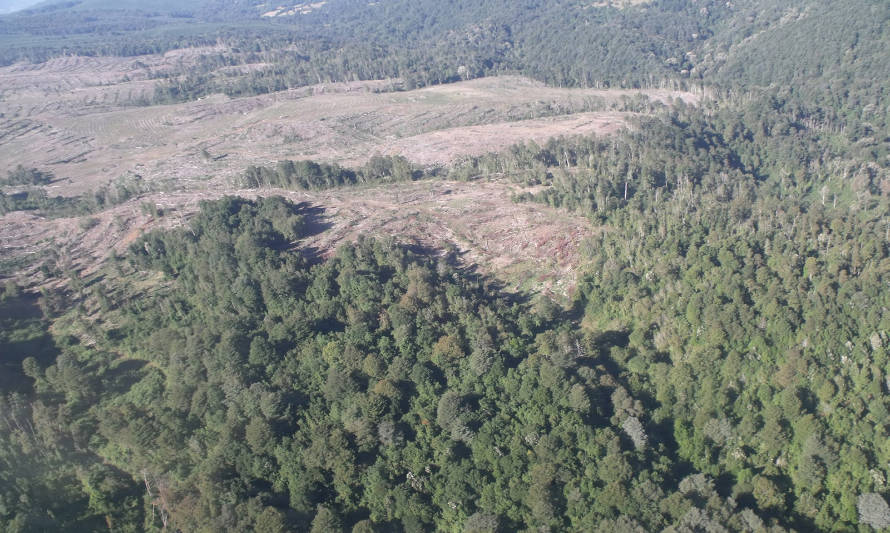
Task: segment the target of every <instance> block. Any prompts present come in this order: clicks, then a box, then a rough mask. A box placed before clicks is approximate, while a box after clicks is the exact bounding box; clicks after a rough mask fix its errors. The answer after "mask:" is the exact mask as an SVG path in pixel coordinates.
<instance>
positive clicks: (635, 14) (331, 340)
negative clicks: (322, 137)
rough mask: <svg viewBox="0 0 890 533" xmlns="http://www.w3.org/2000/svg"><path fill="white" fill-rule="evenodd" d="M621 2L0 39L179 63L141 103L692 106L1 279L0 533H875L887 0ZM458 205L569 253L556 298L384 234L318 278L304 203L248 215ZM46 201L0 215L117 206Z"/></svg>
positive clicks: (183, 10) (141, 238)
mask: <svg viewBox="0 0 890 533" xmlns="http://www.w3.org/2000/svg"><path fill="white" fill-rule="evenodd" d="M633 4H634V5H628V6H622V7H620V8H619V7H613V6H610V5H599V4H592V3H590V2H578V1H573V0H554V1H539V0H526V1H522V2H504V1H497V0H492V1H470V0H456V1H453V2H441V1H433V0H413V1H407V0H381V1H380V2H370V3H369V2H366V1H353V0H330V1H329V2H327V3H320V4H319V5H314V4H313V5H312V6H310V8H305V9H303V8H301V10H298V11H297V12H296V13H294V14H289V13H290V12H289V11H288V10H287V9H282V8H287V7H288V6H281V5H272V4H268V5H259V4H254V3H249V2H238V1H231V2H228V1H227V2H222V1H216V0H213V1H210V0H208V1H207V2H201V3H197V2H196V3H194V4H185V5H183V4H182V3H174V2H157V3H156V4H154V3H144V2H123V3H122V2H105V1H99V0H84V1H83V2H77V1H74V2H64V3H44V4H41V5H40V6H37V7H36V8H34V9H31V10H27V11H25V12H22V13H17V14H13V15H9V16H4V17H0V39H2V41H0V42H2V48H0V56H2V59H3V61H4V62H6V63H11V62H14V61H19V60H32V61H39V60H43V59H46V58H49V57H53V56H56V55H59V54H68V53H72V52H77V53H83V54H92V55H103V54H106V55H115V54H120V55H133V54H141V53H145V52H148V51H164V50H169V49H174V48H177V47H180V46H185V45H213V46H214V47H215V48H214V49H213V50H212V51H210V52H207V53H205V54H203V55H201V56H200V58H199V59H197V60H196V61H195V62H194V63H191V64H183V65H182V67H181V70H180V71H176V72H172V73H168V74H166V75H165V77H164V78H163V79H159V80H158V81H157V83H158V85H157V88H156V90H155V93H154V97H153V101H146V102H143V103H144V104H145V105H146V106H147V105H150V104H152V103H167V102H173V101H184V100H192V99H196V98H199V97H202V96H206V95H208V94H213V93H219V92H223V93H226V94H228V95H229V96H233V97H234V96H239V95H252V94H262V93H269V92H275V91H280V90H284V89H288V88H294V87H299V86H304V85H310V84H314V83H319V82H327V81H350V80H359V79H374V78H386V77H391V78H400V79H401V81H402V85H400V86H398V87H400V88H406V89H407V88H412V87H415V86H421V85H430V84H437V83H447V82H453V81H457V80H460V79H466V78H474V77H481V76H486V75H491V74H501V73H522V74H526V75H529V76H532V77H534V78H536V79H538V80H541V81H544V82H547V83H549V84H552V85H557V86H593V87H641V86H642V87H661V86H667V87H695V88H697V89H698V90H699V91H700V92H701V93H702V94H704V95H705V97H704V98H703V99H702V100H701V101H700V102H698V104H697V105H687V104H685V103H684V102H683V101H682V100H676V101H671V102H670V105H656V104H654V103H651V102H649V103H647V105H650V106H651V107H652V109H656V108H657V109H659V110H658V111H657V112H655V113H653V114H651V115H648V116H642V115H639V116H635V117H633V118H629V119H628V120H629V121H630V124H629V126H628V127H627V128H625V129H623V130H621V131H619V132H618V133H616V134H614V135H610V136H604V137H596V136H571V137H559V138H556V139H552V140H550V141H549V142H546V143H540V144H536V143H533V142H528V143H521V144H517V145H515V146H513V147H512V148H510V149H507V150H504V151H502V152H499V153H492V154H488V155H483V156H477V157H467V158H465V159H464V160H462V161H461V162H459V163H456V164H453V165H450V166H447V167H436V168H426V169H424V168H419V167H417V166H415V165H413V164H412V163H411V162H410V161H408V160H407V159H406V158H404V157H400V156H387V157H383V156H378V157H374V158H372V159H371V160H370V161H369V162H368V163H367V164H365V165H364V166H360V167H356V168H347V167H346V166H340V165H338V164H329V163H320V162H313V161H308V160H300V161H280V162H278V163H276V164H273V165H270V166H251V167H250V168H247V169H245V170H244V171H243V172H240V174H241V177H240V180H239V182H238V183H237V184H238V185H239V186H241V187H245V188H247V189H250V190H252V191H253V192H257V191H258V192H259V194H260V196H259V197H256V198H252V199H245V198H238V197H231V196H227V197H225V198H222V199H220V200H214V201H203V202H201V204H200V210H199V212H198V213H197V214H196V215H195V216H194V217H192V218H191V219H190V220H188V221H183V222H182V223H172V222H170V223H166V224H164V225H165V226H166V227H167V229H155V230H152V231H149V232H147V233H145V234H142V235H138V232H136V233H135V234H134V235H133V236H132V242H131V243H130V245H129V246H128V249H127V251H126V253H124V254H115V255H113V256H112V257H111V258H109V259H108V261H107V263H106V264H104V265H103V267H102V268H101V269H99V270H97V271H89V272H87V271H85V270H84V271H79V270H78V269H77V267H76V265H73V264H72V263H71V262H70V261H65V258H63V257H59V258H58V259H57V260H56V261H54V262H53V261H50V262H47V263H44V264H42V265H40V266H34V267H33V268H32V269H31V272H32V273H33V276H32V277H30V278H29V277H27V276H23V275H20V274H19V273H17V272H12V271H11V269H10V271H9V272H2V273H0V274H2V275H3V276H4V283H5V285H4V286H3V289H2V291H0V324H2V326H0V354H2V360H0V365H2V366H0V529H3V530H4V531H103V530H111V531H167V530H169V531H222V530H232V531H263V532H283V531H312V532H327V531H353V532H373V531H378V532H384V531H393V532H413V531H465V532H470V531H474V532H475V531H479V532H482V531H486V532H498V531H500V532H506V531H621V532H624V531H629V532H638V531H671V532H693V531H708V532H722V531H751V532H759V531H776V532H778V531H792V530H794V531H862V532H865V531H874V530H876V531H881V530H887V528H890V505H888V501H887V498H888V497H890V487H888V477H890V447H888V445H887V443H888V442H890V440H888V437H890V400H888V398H890V396H888V395H890V360H888V357H887V354H888V346H890V312H888V308H890V217H888V213H890V99H888V94H887V90H888V80H890V35H888V31H890V4H888V3H887V2H885V1H882V0H837V1H830V2H829V1H827V0H792V1H779V0H737V1H733V2H725V1H711V0H699V1H682V0H655V1H653V2H648V3H640V4H636V3H633ZM301 5H302V4H301ZM291 7H292V6H291ZM270 11H274V12H275V13H274V14H275V15H276V16H266V17H264V16H263V15H264V14H269V13H270ZM281 13H284V14H281ZM279 15H280V16H279ZM258 64H260V65H261V67H258V68H256V69H253V70H249V71H247V72H246V73H239V74H238V75H231V74H230V73H227V71H223V70H221V67H223V66H235V65H258ZM394 87H395V85H394ZM0 142H2V140H0ZM239 171H240V169H239ZM493 175H496V176H500V177H502V178H503V179H505V180H509V181H511V182H513V183H515V184H517V185H523V186H532V187H533V189H531V191H532V192H524V193H517V194H516V196H515V198H514V199H515V201H516V202H527V203H529V204H532V205H538V204H544V205H547V206H550V207H553V208H558V209H562V210H566V211H572V212H573V213H575V214H579V215H582V216H583V217H585V218H586V220H587V221H589V224H590V225H591V226H592V227H596V228H599V231H598V232H596V234H595V236H594V237H593V238H591V239H590V240H588V241H586V242H585V243H584V244H583V246H582V250H581V253H582V254H583V255H584V262H583V264H582V267H581V271H579V272H578V278H579V280H580V282H579V284H578V287H577V290H576V291H575V293H574V294H573V295H572V297H571V298H570V299H569V300H568V301H565V302H560V301H554V300H552V299H550V298H549V297H548V296H546V295H533V294H526V293H523V292H518V293H507V292H506V291H504V290H503V287H502V286H501V284H500V283H498V281H497V280H496V279H495V278H493V277H490V276H488V275H486V274H480V273H478V272H475V271H474V270H473V269H472V268H468V266H467V265H466V264H463V263H462V262H461V261H462V259H461V257H460V256H459V254H458V253H457V252H456V250H454V249H451V248H446V249H443V250H433V251H430V250H424V249H418V248H417V247H414V248H411V247H408V246H405V245H403V244H400V243H399V241H398V239H397V238H394V239H371V238H364V237H363V238H360V239H359V240H358V242H356V243H354V244H351V245H346V246H343V247H342V248H340V249H339V250H338V251H336V253H333V254H332V255H331V256H330V257H325V256H323V255H321V254H319V253H318V251H317V250H313V249H311V248H310V247H308V246H306V245H305V244H304V243H305V239H306V238H307V237H309V236H311V235H313V234H314V233H317V232H320V231H324V224H323V222H322V221H321V220H319V215H318V213H317V212H316V209H314V208H313V207H312V206H311V205H307V204H297V203H292V202H290V201H288V200H285V199H284V198H282V197H280V196H276V195H275V193H270V192H268V191H267V189H269V188H271V187H275V188H279V189H299V190H307V189H309V190H317V189H334V188H341V187H343V188H345V187H356V186H363V185H367V184H369V183H378V184H380V183H383V184H387V186H389V187H393V188H394V189H397V188H398V187H400V186H401V185H402V184H403V183H404V182H407V181H410V180H418V179H430V180H432V179H443V178H445V179H450V180H465V181H469V182H471V183H475V182H476V180H479V179H480V176H493ZM55 180H56V178H55V176H54V175H52V173H49V172H44V171H41V170H38V169H28V168H24V167H20V168H18V169H16V170H15V171H13V172H11V173H10V174H9V176H8V178H7V179H6V180H4V182H3V183H2V186H3V187H13V186H15V187H19V189H15V190H14V191H13V192H9V194H7V192H3V193H2V195H0V201H2V204H0V208H2V212H3V213H4V214H5V213H7V212H20V211H23V210H28V211H31V212H36V213H38V214H40V215H41V216H46V217H54V216H55V217H69V216H73V215H77V214H82V213H88V214H96V213H100V212H102V211H103V210H105V209H107V208H108V207H109V206H111V205H114V204H117V203H122V202H125V201H127V200H130V199H132V198H134V197H138V196H139V195H141V194H144V193H146V192H147V191H149V187H148V185H145V184H144V183H142V182H141V181H132V182H124V181H119V182H116V183H115V184H113V185H109V186H107V187H105V188H104V189H101V190H98V191H96V192H95V193H94V194H91V195H83V196H80V197H50V196H48V194H47V191H46V190H45V189H42V188H38V187H42V186H46V185H48V184H50V183H54V182H55ZM343 190H344V191H347V192H348V191H349V190H350V189H343ZM355 191H356V192H355V194H361V189H355ZM278 193H279V194H280V193H281V191H278ZM344 194H345V192H344ZM523 205H526V204H523ZM144 208H145V209H147V210H149V211H151V215H152V217H153V218H155V219H163V212H162V211H163V210H162V209H161V208H159V207H158V206H156V205H154V204H151V205H148V207H144ZM85 220H86V222H85V223H87V224H89V223H91V222H90V220H91V219H85ZM81 223H84V222H81ZM3 264H4V265H5V264H6V263H3ZM35 279H36V280H39V282H38V281H35Z"/></svg>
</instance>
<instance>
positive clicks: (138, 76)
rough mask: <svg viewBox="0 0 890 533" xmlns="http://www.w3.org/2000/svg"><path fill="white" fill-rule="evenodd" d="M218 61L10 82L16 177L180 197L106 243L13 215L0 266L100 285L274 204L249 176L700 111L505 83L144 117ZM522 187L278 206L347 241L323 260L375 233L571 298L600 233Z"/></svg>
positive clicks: (191, 56) (302, 196)
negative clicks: (182, 74) (230, 201)
mask: <svg viewBox="0 0 890 533" xmlns="http://www.w3.org/2000/svg"><path fill="white" fill-rule="evenodd" d="M217 51H218V50H217V49H214V48H205V49H191V50H179V51H175V52H170V53H167V54H164V55H155V56H142V57H138V58H82V57H67V58H60V59H55V60H52V61H49V62H47V63H43V64H40V65H25V64H18V65H12V66H8V67H4V68H0V176H3V175H5V174H6V172H7V171H8V170H11V169H12V168H14V167H15V166H16V165H19V164H21V165H24V166H26V167H36V168H39V169H41V170H51V171H52V172H54V173H55V175H56V176H57V177H58V178H59V179H58V180H57V181H56V182H55V183H53V184H51V185H49V186H48V187H47V190H48V193H49V194H50V195H73V194H80V193H84V192H89V191H92V190H95V189H96V188H97V187H99V186H100V185H103V184H105V183H108V182H109V181H111V180H112V179H115V178H118V177H120V176H123V175H131V174H138V175H140V176H142V177H143V178H144V179H145V180H147V181H154V180H159V181H163V183H164V184H165V188H164V190H166V191H167V192H166V193H153V194H152V195H150V196H144V197H141V198H138V199H135V200H132V201H130V202H128V203H127V204H124V205H121V206H117V207H115V208H112V209H110V210H108V211H106V212H104V213H100V214H97V215H95V216H94V218H95V219H96V221H97V224H96V225H95V226H94V227H92V228H89V229H84V228H85V227H87V225H86V224H85V223H84V220H83V218H80V219H77V218H71V219H56V220H49V219H43V218H41V217H37V216H34V215H32V214H27V213H11V214H9V215H6V216H4V217H2V218H0V267H2V268H4V269H6V270H9V269H15V270H17V269H19V268H24V270H25V271H27V274H26V276H25V277H27V278H29V279H31V280H32V281H36V280H39V279H41V275H40V274H39V273H38V271H37V265H39V264H40V262H42V260H43V259H45V258H46V257H48V256H50V255H53V254H55V255H58V257H59V264H60V265H61V266H62V267H63V268H65V269H71V270H74V271H80V272H82V273H83V274H86V273H90V272H94V271H96V269H97V268H98V267H99V265H100V264H101V262H102V261H103V260H104V258H105V257H106V256H107V255H108V253H109V252H110V251H111V250H117V251H123V249H124V248H126V245H127V244H128V243H129V242H131V241H132V240H133V239H135V238H136V237H137V236H138V235H139V234H141V233H142V232H143V231H146V230H148V229H151V228H154V227H163V226H175V225H179V224H182V223H183V222H184V221H185V220H186V218H187V217H188V216H189V215H190V214H192V213H194V212H195V211H196V210H197V202H198V200H200V199H209V198H218V197H220V196H221V195H223V194H242V195H245V196H251V195H253V194H256V192H255V191H237V190H235V189H233V184H234V183H236V182H237V180H236V179H235V178H237V177H238V176H240V175H241V173H242V172H243V171H244V169H245V168H246V167H247V166H248V165H265V164H272V163H274V162H276V161H278V160H281V159H313V160H316V161H325V162H336V163H339V164H341V165H344V166H355V165H361V164H364V163H365V162H366V161H367V160H368V159H369V158H370V157H371V156H373V155H375V154H393V155H396V154H398V155H403V156H405V157H407V158H408V159H409V160H412V161H414V162H416V163H418V164H421V165H428V166H431V165H438V164H448V163H451V162H453V161H455V160H458V159H460V158H462V157H465V156H467V155H478V154H482V153H486V152H490V151H496V150H500V149H503V148H506V147H508V146H510V145H512V144H515V143H517V142H522V141H526V140H534V141H536V142H539V143H543V142H545V141H546V140H547V139H548V138H551V137H555V136H559V135H571V134H589V133H597V134H609V133H612V132H614V131H616V130H618V129H620V128H621V127H623V126H624V125H625V124H626V121H627V118H628V117H629V115H630V113H626V112H620V111H618V109H622V108H624V107H623V106H624V103H625V102H626V99H628V98H634V97H638V95H640V94H643V95H645V96H646V97H648V98H649V99H650V100H652V101H659V102H662V103H666V104H670V102H672V101H673V100H674V99H678V98H679V99H683V100H684V101H686V102H687V103H696V102H697V101H698V96H697V95H695V94H691V93H679V92H672V91H668V90H648V91H621V90H595V89H559V88H552V87H547V86H545V85H543V84H541V83H538V82H536V81H533V80H530V79H527V78H521V77H515V76H504V77H495V78H485V79H478V80H472V81H467V82H462V83H455V84H451V85H443V86H436V87H429V88H425V89H420V90H415V91H393V90H392V89H393V88H394V87H395V86H396V84H397V81H393V80H381V81H370V82H355V83H341V84H326V85H317V86H312V87H305V88H301V89H297V90H291V91H284V92H280V93H274V94H269V95H263V96H256V97H245V98H236V99H232V98H228V97H225V96H223V95H215V96H211V97H208V98H204V99H201V100H199V101H194V102H188V103H182V104H176V105H156V106H141V105H136V102H138V101H139V100H140V99H143V98H144V97H146V96H150V95H151V94H152V92H153V90H154V86H155V83H156V82H155V81H153V80H152V79H151V77H152V76H153V75H154V74H156V73H162V72H169V73H175V72H179V71H181V70H182V67H183V66H184V65H187V64H189V62H190V61H194V60H195V57H197V56H199V55H201V54H206V53H215V52H217ZM259 66H261V65H252V66H247V67H244V68H247V69H250V68H254V67H257V68H258V67H259ZM170 184H172V186H171V185H170ZM515 190H516V189H515V186H514V185H511V184H509V181H508V180H505V179H500V180H495V181H483V180H481V179H480V180H476V181H474V182H470V183H452V182H444V181H440V182H418V183H411V184H395V185H380V186H376V187H362V188H344V189H338V190H333V191H327V192H321V193H310V192H299V193H297V192H285V191H278V192H280V193H282V194H284V195H285V196H287V197H289V198H292V199H294V200H298V201H305V202H309V203H311V204H312V205H314V206H318V207H320V208H322V209H323V210H324V211H323V216H322V217H323V219H324V223H325V224H326V225H329V226H330V228H329V229H327V230H326V231H324V232H322V233H319V234H317V235H315V236H313V237H311V238H310V239H309V240H308V241H307V242H306V243H304V244H305V245H306V246H308V247H312V248H316V249H318V252H319V254H320V255H322V256H324V255H325V254H328V253H331V251H332V250H333V249H334V248H335V247H336V246H337V245H339V244H340V243H342V242H346V241H350V240H354V239H355V238H356V237H357V236H358V234H359V233H366V234H371V235H393V236H395V237H396V238H397V239H399V240H400V241H402V242H406V243H414V244H419V245H423V246H426V247H428V248H431V249H442V248H443V247H444V246H445V245H447V244H451V245H453V246H454V247H456V249H457V250H459V251H460V254H459V255H460V260H461V262H462V263H463V264H464V265H466V266H471V265H475V266H478V267H480V268H481V269H482V270H483V271H484V272H486V273H491V274H495V275H497V276H498V277H500V278H501V279H502V280H505V281H506V282H507V283H508V285H509V287H510V288H513V289H517V288H526V289H533V290H545V291H550V292H553V293H554V294H563V295H564V294H567V293H568V292H570V291H571V288H572V287H573V286H574V276H575V272H577V268H576V267H577V266H578V262H579V260H580V258H579V255H578V245H579V243H580V242H581V240H582V239H584V238H586V237H588V236H590V235H592V234H594V233H595V232H596V230H594V229H593V228H591V227H590V226H589V224H588V223H587V222H586V221H585V220H584V219H582V218H579V217H576V216H573V215H570V214H567V213H565V212H563V211H560V210H555V209H549V208H546V207H543V206H540V205H536V204H515V203H513V202H512V201H511V200H510V195H511V194H512V193H513V192H515ZM267 192H269V193H271V191H267ZM267 192H263V193H262V194H266V193H267ZM146 201H147V202H151V203H156V204H158V205H161V206H163V207H165V208H166V212H167V213H168V214H167V215H166V216H164V217H161V218H159V219H157V220H155V219H152V218H151V217H149V216H148V215H146V214H143V213H142V212H141V210H140V204H141V203H143V202H146ZM10 273H11V272H4V274H5V275H9V274H10ZM20 274H23V272H20Z"/></svg>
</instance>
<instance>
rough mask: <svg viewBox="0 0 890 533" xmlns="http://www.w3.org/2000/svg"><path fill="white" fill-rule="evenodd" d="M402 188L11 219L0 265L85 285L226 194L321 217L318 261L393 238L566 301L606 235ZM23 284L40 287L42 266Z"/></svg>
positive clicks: (443, 192)
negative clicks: (294, 206) (287, 203)
mask: <svg viewBox="0 0 890 533" xmlns="http://www.w3.org/2000/svg"><path fill="white" fill-rule="evenodd" d="M396 185H397V186H393V185H375V186H363V187H348V188H341V189H334V190H328V191H321V192H308V191H307V192H293V191H283V190H278V189H269V190H261V191H252V190H251V191H244V190H241V191H239V190H217V191H202V192H196V193H184V192H183V193H173V194H163V193H158V194H154V195H151V196H148V197H143V198H141V199H139V200H134V201H131V202H128V203H127V204H124V205H121V206H117V207H115V208H112V209H110V210H108V211H106V212H104V213H101V214H98V215H95V216H94V217H92V218H95V219H96V220H95V226H93V227H91V228H89V229H84V225H82V224H81V219H80V218H64V219H56V220H50V219H44V218H42V217H36V216H33V215H30V214H26V213H21V212H18V213H10V214H8V215H6V216H4V217H2V218H0V256H3V257H6V258H7V259H11V258H13V257H23V258H24V257H33V258H46V257H48V256H52V255H56V256H57V258H58V259H57V260H58V263H59V265H60V267H61V268H62V269H63V270H66V271H75V272H79V275H80V276H82V277H86V276H89V275H91V274H94V273H96V272H98V271H99V269H100V268H101V267H102V265H103V264H104V263H105V261H106V260H107V259H108V257H109V255H110V254H111V253H112V251H114V252H117V253H124V252H125V251H126V249H127V246H129V244H130V243H132V242H133V241H135V240H136V239H137V238H138V237H139V236H140V235H141V234H143V233H144V232H146V231H149V230H151V229H154V228H163V227H166V228H170V227H177V226H181V225H182V224H184V223H186V222H187V220H188V218H189V217H190V216H191V215H193V214H194V213H195V212H196V211H197V210H198V204H199V201H200V200H204V199H208V200H209V199H215V198H219V197H221V196H223V195H225V194H235V195H240V196H245V197H253V196H256V195H263V196H266V195H272V194H280V195H282V196H285V197H286V198H288V199H290V200H292V201H294V202H306V203H307V204H308V205H311V206H312V207H314V208H320V211H319V215H317V216H314V217H313V218H312V219H311V220H310V222H311V223H312V225H313V226H314V227H315V228H316V230H314V231H312V232H311V233H312V234H311V235H310V236H309V237H307V238H305V239H304V240H303V241H302V242H300V243H299V246H300V248H302V249H304V250H305V251H306V252H307V253H311V254H312V255H313V256H314V257H318V258H325V257H329V256H330V255H331V254H332V253H333V252H334V251H335V250H336V249H337V247H338V246H339V245H341V244H343V243H345V242H354V241H355V240H356V239H358V237H359V235H365V236H371V237H394V238H395V239H396V241H397V242H400V243H403V244H407V245H414V246H418V247H420V248H423V249H427V250H440V251H441V250H446V249H452V250H454V251H455V252H456V253H455V254H454V256H453V259H456V260H457V262H458V264H459V265H461V266H462V267H464V268H470V269H473V268H478V269H479V271H480V272H481V273H483V274H488V275H494V276H496V277H497V279H499V280H500V281H502V282H503V283H504V284H505V289H506V290H507V291H511V292H513V291H519V290H523V291H531V292H543V293H545V294H549V295H552V296H553V297H556V298H559V299H563V298H565V297H568V296H570V294H571V293H572V291H573V289H574V287H575V285H576V283H577V279H576V276H577V272H578V266H579V264H580V262H581V257H580V254H579V247H580V244H581V242H582V241H583V240H584V239H586V238H589V237H591V236H593V235H595V234H597V233H598V232H599V231H601V228H599V229H598V228H593V227H592V226H591V225H590V223H589V221H588V220H587V219H585V218H583V217H580V216H576V215H572V214H569V213H566V212H565V211H563V210H559V209H552V208H549V207H546V206H542V205H538V204H517V203H514V202H512V201H511V199H510V197H511V194H513V193H515V192H519V191H520V190H522V189H520V188H518V187H517V186H515V185H512V184H508V183H506V182H504V181H502V180H484V181H483V180H477V181H473V182H451V181H419V182H411V183H400V184H396ZM146 201H148V202H152V203H154V204H156V205H158V206H160V207H162V208H164V211H165V214H164V215H163V216H161V217H157V218H155V217H151V216H149V215H147V214H145V213H144V212H143V211H142V210H141V209H140V205H141V204H142V203H143V202H146ZM434 253H437V254H440V255H444V252H434ZM20 276H21V277H23V278H30V279H31V280H32V281H33V282H36V283H38V284H39V283H40V279H41V278H42V275H41V274H40V273H39V261H34V262H33V264H32V265H31V267H30V268H28V269H26V270H24V271H23V272H21V273H20Z"/></svg>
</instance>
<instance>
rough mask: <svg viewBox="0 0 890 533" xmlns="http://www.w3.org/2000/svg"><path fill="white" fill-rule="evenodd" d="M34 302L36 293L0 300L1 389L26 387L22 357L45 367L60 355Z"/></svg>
mask: <svg viewBox="0 0 890 533" xmlns="http://www.w3.org/2000/svg"><path fill="white" fill-rule="evenodd" d="M37 302H38V297H37V295H35V294H24V295H22V296H20V297H18V298H13V299H9V300H7V301H5V302H3V303H2V304H0V390H4V391H18V392H26V391H29V390H30V388H31V382H32V380H31V378H29V377H27V376H26V375H25V373H24V372H23V371H22V361H24V360H25V359H27V358H28V357H33V358H34V359H36V360H37V363H38V364H39V366H40V367H42V368H45V367H47V366H49V365H51V364H53V363H54V362H55V360H56V357H57V356H58V355H59V349H58V347H56V345H55V342H54V341H53V338H52V336H50V334H49V332H48V331H47V329H46V328H47V325H46V323H45V322H44V321H43V311H42V310H41V309H40V307H39V306H38V305H37Z"/></svg>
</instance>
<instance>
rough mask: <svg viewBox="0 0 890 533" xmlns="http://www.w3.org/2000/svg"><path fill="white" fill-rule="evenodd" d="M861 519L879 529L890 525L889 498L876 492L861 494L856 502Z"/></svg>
mask: <svg viewBox="0 0 890 533" xmlns="http://www.w3.org/2000/svg"><path fill="white" fill-rule="evenodd" d="M856 508H857V509H858V510H859V521H860V522H862V523H863V524H867V525H869V526H871V527H873V528H875V529H877V530H881V529H885V528H888V527H890V506H888V505H887V500H885V499H884V497H883V496H881V495H880V494H878V493H876V492H868V493H866V494H860V495H859V499H858V501H857V504H856Z"/></svg>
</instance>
